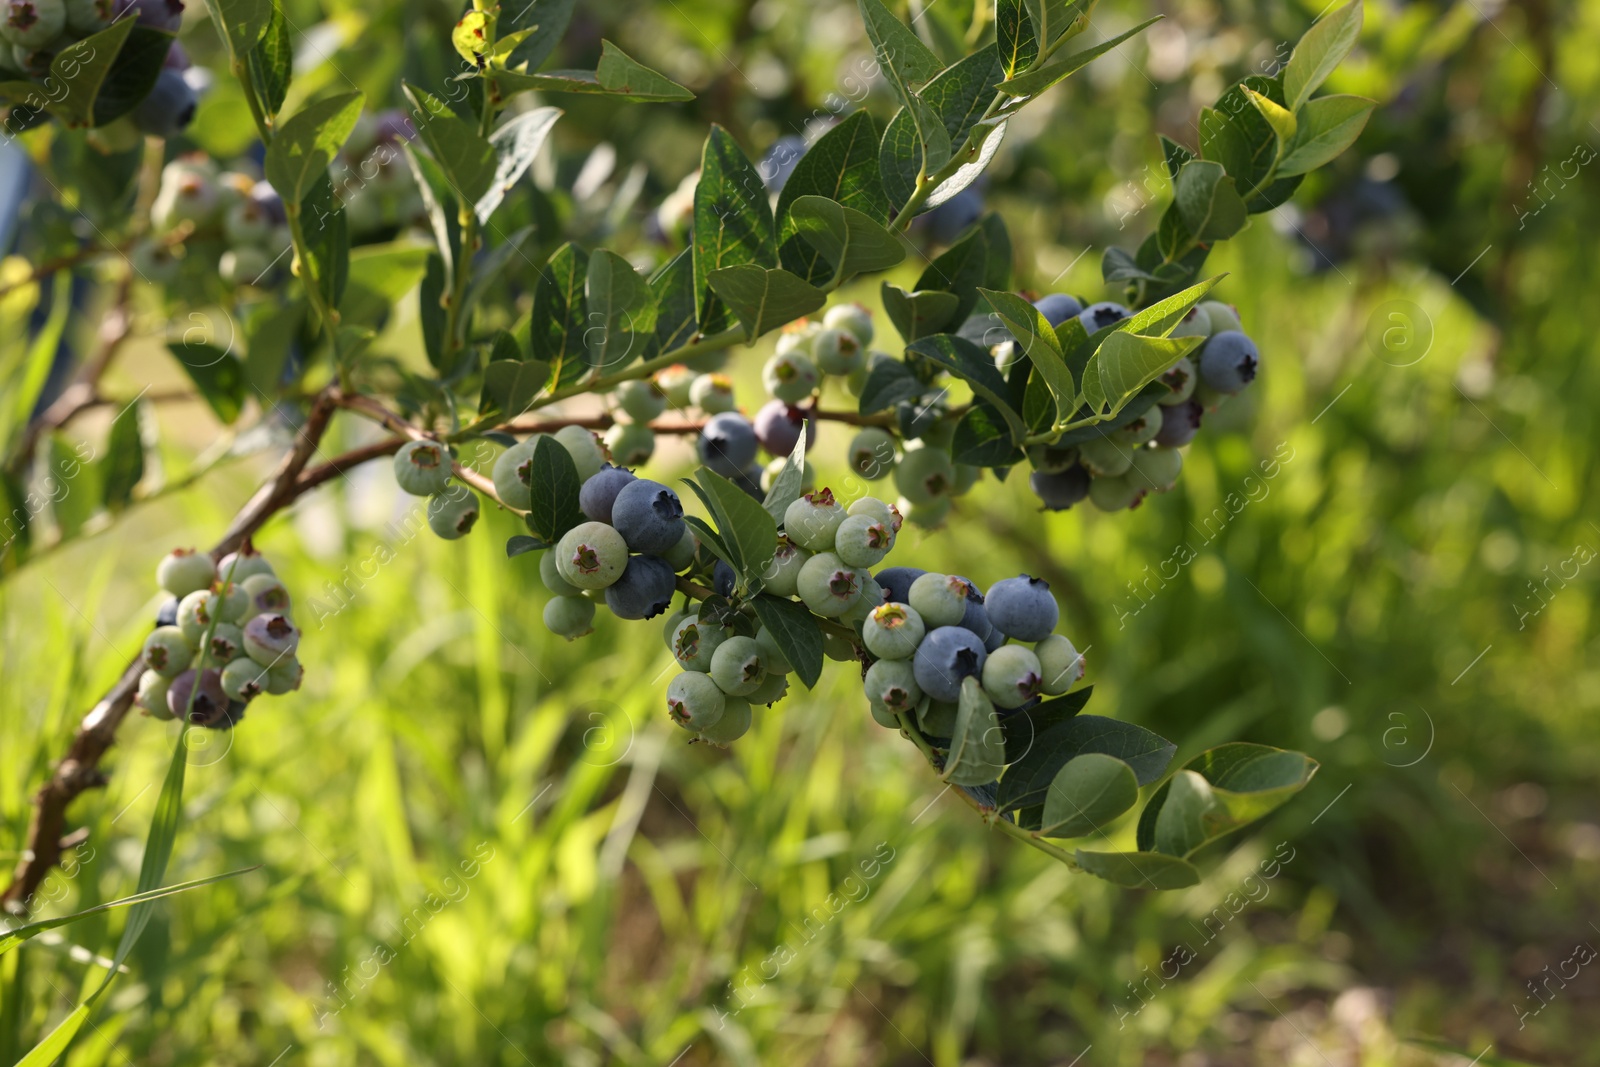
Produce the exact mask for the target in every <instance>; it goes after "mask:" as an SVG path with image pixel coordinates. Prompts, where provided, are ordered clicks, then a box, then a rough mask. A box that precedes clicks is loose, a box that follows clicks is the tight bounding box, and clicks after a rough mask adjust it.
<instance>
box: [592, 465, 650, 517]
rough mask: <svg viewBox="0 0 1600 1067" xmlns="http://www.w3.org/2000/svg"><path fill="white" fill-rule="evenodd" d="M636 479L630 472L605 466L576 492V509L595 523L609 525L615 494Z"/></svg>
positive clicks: (615, 498)
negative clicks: (579, 509) (580, 510)
mask: <svg viewBox="0 0 1600 1067" xmlns="http://www.w3.org/2000/svg"><path fill="white" fill-rule="evenodd" d="M636 481H638V478H637V477H636V476H635V475H634V473H633V472H632V471H630V470H625V469H624V468H622V467H613V466H612V465H611V464H609V463H608V464H606V465H605V466H603V467H601V468H600V473H599V474H596V475H595V476H594V477H593V478H590V479H589V480H588V481H586V482H584V483H583V487H582V488H580V489H579V490H578V507H579V508H581V509H582V511H583V513H584V514H585V515H587V516H589V518H591V519H593V520H594V521H595V522H605V523H609V522H610V521H611V509H612V506H613V505H615V504H616V502H617V494H618V493H620V492H622V490H623V489H624V488H625V487H627V486H628V485H629V484H631V483H632V482H636Z"/></svg>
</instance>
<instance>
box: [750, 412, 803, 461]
mask: <svg viewBox="0 0 1600 1067" xmlns="http://www.w3.org/2000/svg"><path fill="white" fill-rule="evenodd" d="M753 427H754V429H755V433H756V440H757V441H760V442H761V447H762V448H764V449H766V450H767V451H768V452H770V453H772V454H773V455H774V456H788V455H789V454H790V453H791V452H793V451H794V446H795V445H797V444H799V442H800V434H801V432H802V431H804V433H805V435H806V447H807V448H810V447H811V445H812V443H813V442H814V441H816V439H817V424H816V422H815V421H814V420H812V419H810V418H807V417H806V415H805V414H804V413H803V412H802V411H801V410H800V409H799V408H796V407H790V406H789V405H788V404H785V403H784V402H783V401H781V400H769V401H767V402H766V403H765V404H763V405H761V410H760V411H758V412H756V417H755V422H754V423H753Z"/></svg>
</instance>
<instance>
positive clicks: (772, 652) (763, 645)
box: [756, 626, 794, 674]
mask: <svg viewBox="0 0 1600 1067" xmlns="http://www.w3.org/2000/svg"><path fill="white" fill-rule="evenodd" d="M756 645H757V646H758V647H759V648H760V649H761V662H762V663H764V664H766V666H767V673H768V674H789V673H792V672H793V671H794V664H792V663H790V662H789V657H788V656H786V655H784V652H783V649H782V648H780V647H778V641H777V639H776V638H774V637H773V636H772V631H771V630H769V629H767V628H766V627H765V626H763V627H762V628H761V629H759V630H757V631H756Z"/></svg>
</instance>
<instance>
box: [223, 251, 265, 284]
mask: <svg viewBox="0 0 1600 1067" xmlns="http://www.w3.org/2000/svg"><path fill="white" fill-rule="evenodd" d="M272 266H273V258H272V256H271V255H269V254H268V253H267V250H266V249H264V248H260V247H258V246H256V245H240V246H239V247H238V248H230V249H228V250H227V251H226V252H224V253H222V256H221V257H220V258H219V259H218V260H217V277H218V278H221V279H222V280H223V281H224V282H226V283H227V284H229V285H258V284H260V283H261V282H262V281H263V280H264V279H263V276H264V275H266V274H267V272H268V271H270V270H272Z"/></svg>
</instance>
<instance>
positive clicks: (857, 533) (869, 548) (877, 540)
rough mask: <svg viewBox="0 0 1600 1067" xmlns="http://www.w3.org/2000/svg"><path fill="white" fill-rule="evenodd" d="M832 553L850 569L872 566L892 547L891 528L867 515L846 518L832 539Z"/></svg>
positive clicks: (892, 532)
mask: <svg viewBox="0 0 1600 1067" xmlns="http://www.w3.org/2000/svg"><path fill="white" fill-rule="evenodd" d="M833 544H834V551H835V552H836V553H838V556H839V558H840V559H842V560H844V561H845V562H846V563H847V564H849V565H850V566H852V567H876V566H877V565H878V564H879V563H881V562H883V557H884V556H887V555H888V554H889V550H890V549H891V548H893V547H894V529H893V528H892V527H890V526H889V525H887V524H886V523H884V522H883V521H881V520H879V519H877V518H875V517H873V516H871V515H847V516H845V520H844V521H843V522H841V523H840V524H839V529H838V531H837V532H836V533H835V534H834V539H833Z"/></svg>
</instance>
